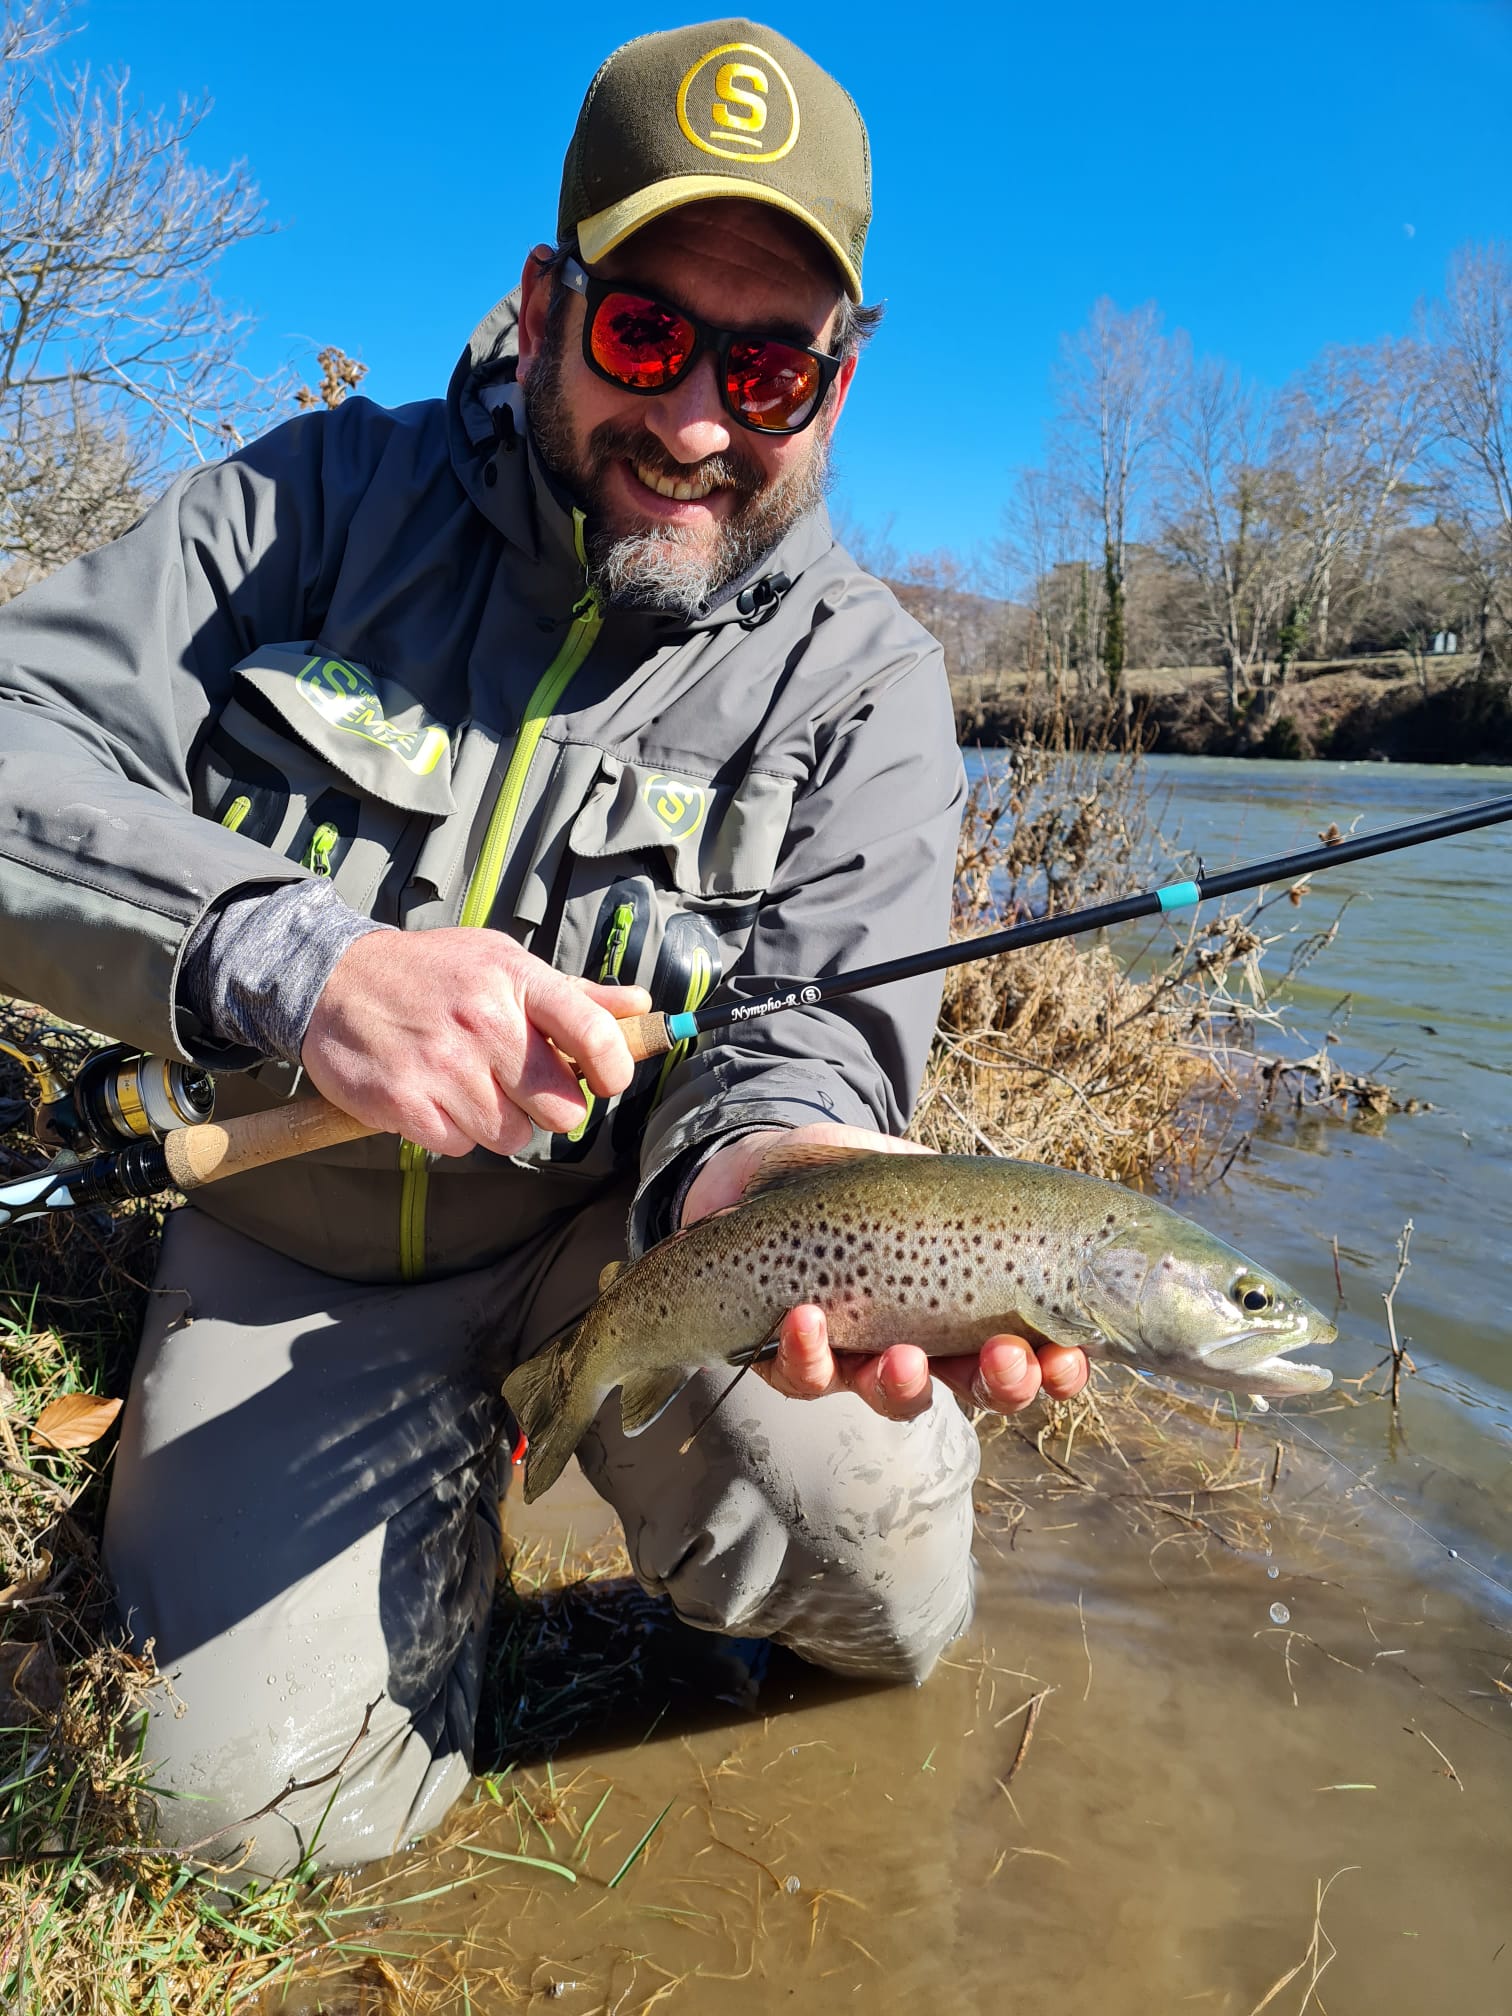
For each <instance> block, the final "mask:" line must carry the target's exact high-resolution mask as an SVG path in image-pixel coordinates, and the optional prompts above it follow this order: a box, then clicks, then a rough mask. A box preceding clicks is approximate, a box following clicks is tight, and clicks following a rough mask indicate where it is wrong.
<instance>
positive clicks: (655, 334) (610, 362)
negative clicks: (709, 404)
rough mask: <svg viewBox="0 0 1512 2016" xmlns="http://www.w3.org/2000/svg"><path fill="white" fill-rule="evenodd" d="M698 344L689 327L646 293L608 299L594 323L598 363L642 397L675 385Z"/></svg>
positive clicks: (679, 316) (596, 360)
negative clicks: (646, 295)
mask: <svg viewBox="0 0 1512 2016" xmlns="http://www.w3.org/2000/svg"><path fill="white" fill-rule="evenodd" d="M696 340H697V339H696V336H695V333H694V330H693V325H692V324H691V323H690V322H687V321H685V320H684V319H683V317H682V316H681V315H679V314H677V312H676V311H675V310H674V309H671V308H668V307H667V306H665V304H664V303H662V302H660V301H650V300H647V298H646V297H645V295H643V294H608V295H606V296H605V297H604V300H603V302H602V304H601V306H600V308H599V311H598V314H597V315H596V316H595V317H594V321H593V336H592V342H593V355H594V360H595V362H596V363H598V364H601V365H602V366H603V368H604V369H605V370H606V371H607V372H609V374H610V375H611V377H614V378H617V379H618V380H619V382H620V383H621V384H622V385H627V386H631V387H633V388H634V390H636V391H637V392H654V391H657V390H658V389H659V388H660V387H661V386H663V385H667V384H670V383H671V382H672V380H673V379H675V378H676V377H677V375H678V374H679V372H680V371H681V370H682V368H683V366H684V365H685V364H686V363H687V361H688V358H689V356H690V354H691V353H692V349H693V345H694V342H695V341H696Z"/></svg>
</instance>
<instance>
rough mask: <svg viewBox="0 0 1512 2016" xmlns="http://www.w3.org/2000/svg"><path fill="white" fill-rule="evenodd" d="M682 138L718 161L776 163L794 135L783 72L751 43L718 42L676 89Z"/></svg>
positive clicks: (791, 96)
mask: <svg viewBox="0 0 1512 2016" xmlns="http://www.w3.org/2000/svg"><path fill="white" fill-rule="evenodd" d="M677 123H678V125H679V126H680V127H681V128H682V132H683V138H684V139H685V140H690V141H691V142H692V143H693V145H694V146H695V147H698V148H700V149H701V150H702V151H703V152H704V153H705V154H715V155H718V157H719V158H720V159H721V160H722V161H780V160H781V159H782V157H783V155H784V154H787V153H790V152H791V150H792V147H793V143H794V142H795V141H796V140H797V138H798V98H797V94H796V93H795V92H794V90H793V87H792V85H791V84H790V83H789V81H788V75H787V72H786V71H785V70H784V69H783V67H782V65H781V64H780V63H779V62H778V61H777V60H776V58H775V57H773V56H769V55H768V54H767V52H766V51H765V50H764V49H758V48H757V46H756V44H755V43H754V42H723V43H721V44H720V46H719V47H718V48H717V49H711V50H710V51H709V53H708V54H707V55H706V56H700V57H699V59H698V61H697V62H696V63H695V64H694V65H693V67H692V69H691V70H690V71H689V72H688V74H687V75H686V76H685V77H684V78H683V80H682V82H681V84H679V85H678V87H677Z"/></svg>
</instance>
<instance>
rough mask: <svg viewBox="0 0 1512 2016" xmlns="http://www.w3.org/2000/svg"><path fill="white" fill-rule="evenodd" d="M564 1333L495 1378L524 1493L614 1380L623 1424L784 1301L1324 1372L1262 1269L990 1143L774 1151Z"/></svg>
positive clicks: (1186, 1367) (726, 1353) (1251, 1374)
mask: <svg viewBox="0 0 1512 2016" xmlns="http://www.w3.org/2000/svg"><path fill="white" fill-rule="evenodd" d="M599 1288H600V1293H599V1297H598V1300H597V1301H596V1302H595V1303H594V1304H593V1306H592V1307H591V1308H590V1309H589V1311H588V1313H587V1314H586V1315H585V1316H584V1317H583V1319H582V1321H581V1323H579V1324H578V1326H577V1328H576V1330H575V1331H574V1332H573V1334H572V1335H571V1336H564V1337H563V1338H561V1339H560V1340H559V1341H557V1342H556V1343H553V1344H552V1345H550V1346H548V1348H547V1349H546V1350H545V1351H543V1352H541V1353H540V1354H539V1355H538V1356H536V1357H535V1358H532V1359H530V1360H528V1361H527V1362H526V1363H525V1364H523V1365H520V1366H517V1367H516V1369H515V1370H514V1371H513V1372H512V1373H511V1374H510V1375H509V1377H508V1379H507V1380H506V1381H505V1383H504V1397H505V1398H506V1399H507V1400H508V1402H509V1404H510V1406H511V1408H512V1409H513V1410H514V1413H515V1416H516V1418H517V1419H518V1420H519V1422H520V1424H521V1426H522V1427H523V1428H524V1430H525V1433H526V1436H527V1437H528V1439H529V1448H528V1452H527V1454H526V1459H525V1497H526V1499H527V1501H529V1500H531V1499H534V1498H538V1497H539V1496H540V1494H541V1493H542V1492H543V1491H544V1490H546V1488H547V1487H548V1486H549V1485H550V1484H551V1483H552V1482H553V1481H554V1479H555V1478H556V1477H557V1475H558V1474H559V1473H560V1471H561V1469H562V1466H563V1465H564V1464H565V1463H566V1461H567V1458H568V1457H569V1456H570V1455H571V1454H572V1452H573V1450H574V1449H575V1448H576V1447H577V1445H578V1442H579V1441H580V1439H581V1438H582V1436H583V1434H584V1432H585V1431H586V1429H587V1428H588V1425H589V1423H590V1422H591V1421H592V1420H593V1417H594V1415H595V1414H597V1412H598V1410H599V1408H600V1407H601V1406H602V1405H603V1403H604V1401H605V1400H606V1399H607V1398H608V1396H609V1395H610V1393H612V1392H613V1390H614V1389H615V1387H616V1386H617V1387H618V1388H619V1393H620V1418H621V1420H622V1422H623V1425H624V1429H625V1433H626V1434H627V1435H637V1434H639V1433H640V1432H641V1430H642V1429H645V1428H648V1427H649V1426H650V1425H651V1423H652V1422H653V1421H654V1420H656V1418H657V1416H658V1415H659V1414H661V1413H662V1411H663V1410H664V1409H665V1408H666V1407H667V1406H668V1405H669V1404H670V1403H671V1402H672V1401H673V1400H674V1399H675V1398H676V1396H677V1395H678V1393H679V1392H681V1390H682V1388H683V1387H684V1386H685V1385H686V1384H687V1382H688V1381H689V1379H691V1378H692V1377H693V1376H694V1374H695V1373H696V1372H697V1371H699V1370H701V1369H702V1368H704V1367H720V1366H731V1367H733V1366H736V1365H741V1364H746V1363H749V1362H750V1361H751V1360H752V1359H753V1358H754V1357H755V1356H756V1355H757V1353H758V1352H759V1351H760V1349H761V1347H762V1346H763V1345H764V1344H766V1343H768V1342H769V1341H770V1340H771V1339H772V1338H773V1337H774V1336H775V1334H776V1332H777V1330H778V1328H779V1326H780V1324H781V1322H782V1318H783V1317H784V1315H785V1314H786V1313H787V1311H788V1310H789V1309H791V1308H792V1307H793V1306H794V1305H795V1304H796V1303H799V1302H813V1303H817V1304H818V1306H819V1307H820V1308H821V1309H822V1310H823V1311H824V1314H825V1319H826V1322H827V1324H828V1327H829V1341H830V1346H831V1348H832V1349H833V1350H835V1351H837V1352H838V1351H854V1352H867V1353H871V1352H877V1351H881V1350H884V1349H885V1348H886V1347H887V1346H888V1345H889V1344H896V1343H905V1342H906V1343H911V1344H917V1345H920V1346H921V1347H922V1348H923V1349H924V1350H925V1351H926V1352H929V1353H930V1354H931V1355H932V1356H936V1357H941V1356H951V1357H956V1356H959V1355H961V1354H963V1353H975V1352H976V1351H978V1350H980V1348H981V1346H982V1345H983V1344H985V1343H986V1342H987V1340H988V1338H989V1337H996V1336H998V1335H1000V1334H1002V1333H1004V1332H1007V1333H1011V1334H1012V1335H1015V1336H1020V1337H1025V1338H1028V1339H1029V1340H1030V1341H1031V1342H1033V1343H1044V1342H1047V1341H1048V1342H1050V1343H1055V1344H1068V1345H1080V1346H1081V1348H1082V1349H1083V1350H1084V1351H1085V1352H1086V1353H1087V1355H1088V1356H1089V1357H1090V1358H1103V1359H1109V1360H1112V1361H1114V1362H1121V1363H1123V1364H1126V1365H1130V1366H1134V1367H1137V1368H1139V1369H1142V1370H1145V1371H1149V1372H1158V1373H1163V1374H1168V1375H1171V1376H1173V1377H1176V1378H1179V1379H1192V1380H1196V1381H1198V1382H1199V1383H1200V1384H1202V1385H1205V1386H1220V1387H1224V1388H1226V1389H1228V1390H1230V1391H1233V1392H1238V1393H1247V1394H1251V1395H1256V1396H1263V1395H1283V1394H1289V1393H1317V1392H1320V1391H1321V1390H1322V1389H1323V1388H1324V1387H1326V1386H1328V1385H1330V1384H1331V1383H1332V1377H1333V1375H1332V1374H1331V1373H1329V1372H1326V1371H1324V1370H1323V1369H1322V1368H1321V1367H1320V1366H1317V1365H1308V1364H1299V1363H1296V1362H1293V1361H1292V1360H1291V1359H1290V1358H1289V1357H1288V1356H1287V1354H1288V1353H1289V1352H1292V1351H1296V1350H1299V1349H1301V1348H1303V1347H1304V1346H1306V1345H1309V1344H1327V1343H1330V1342H1331V1341H1332V1340H1333V1338H1334V1336H1335V1335H1336V1331H1335V1328H1334V1325H1333V1324H1332V1323H1330V1322H1329V1321H1328V1319H1327V1318H1326V1317H1325V1316H1322V1315H1320V1314H1319V1312H1318V1311H1317V1310H1316V1309H1314V1308H1313V1307H1312V1306H1311V1304H1310V1303H1308V1302H1306V1301H1305V1300H1304V1299H1303V1298H1302V1296H1300V1295H1298V1294H1297V1293H1296V1291H1295V1290H1294V1289H1292V1288H1289V1287H1288V1286H1287V1285H1286V1283H1285V1282H1284V1281H1280V1280H1278V1279H1277V1278H1276V1276H1275V1275H1273V1274H1267V1273H1266V1272H1265V1271H1264V1270H1263V1269H1262V1268H1259V1267H1256V1266H1255V1264H1254V1262H1253V1261H1251V1260H1247V1259H1246V1258H1245V1256H1244V1255H1243V1254H1242V1253H1239V1252H1236V1251H1235V1249H1234V1248H1233V1247H1232V1246H1227V1245H1225V1244H1224V1243H1223V1241H1222V1240H1221V1239H1216V1238H1215V1237H1214V1236H1213V1234H1212V1233H1211V1232H1206V1231H1204V1230H1203V1229H1202V1227H1201V1226H1200V1225H1196V1224H1193V1222H1192V1221H1191V1220H1190V1219H1189V1218H1183V1217H1181V1216H1180V1214H1179V1213H1177V1212H1175V1211H1172V1210H1171V1209H1170V1208H1169V1207H1168V1206H1166V1205H1164V1204H1161V1203H1159V1202H1157V1201H1156V1200H1155V1199H1154V1198H1152V1197H1145V1196H1141V1195H1140V1194H1139V1193H1138V1192H1137V1191H1134V1190H1128V1189H1125V1188H1124V1186H1123V1185H1122V1184H1120V1183H1109V1182H1105V1181H1103V1180H1102V1179H1101V1178H1100V1177H1095V1176H1079V1175H1076V1174H1074V1173H1072V1172H1071V1171H1070V1170H1066V1169H1052V1168H1047V1167H1045V1166H1043V1165H1041V1164H1039V1163H1033V1162H1013V1161H1009V1160H1007V1159H1006V1158H1002V1157H998V1156H986V1155H888V1154H878V1153H876V1152H875V1151H873V1150H868V1149H856V1148H839V1147H831V1146H823V1147H820V1146H813V1145H806V1144H795V1145H794V1146H793V1147H790V1148H784V1147H782V1146H781V1145H779V1146H778V1147H776V1148H774V1149H773V1150H772V1152H771V1153H770V1154H769V1155H768V1156H767V1157H766V1159H765V1161H764V1162H763V1163H762V1164H761V1166H760V1168H759V1169H758V1170H757V1173H756V1176H755V1178H754V1179H753V1180H752V1182H751V1183H750V1184H748V1185H747V1188H746V1191H745V1193H744V1195H743V1196H742V1198H741V1201H740V1202H739V1203H738V1204H737V1205H735V1206H734V1207H733V1208H732V1209H730V1210H728V1211H722V1212H719V1213H718V1214H716V1215H715V1216H713V1217H710V1218H704V1219H702V1220H700V1221H699V1223H698V1224H696V1225H693V1226H691V1227H690V1228H689V1229H688V1230H687V1231H686V1232H680V1233H678V1234H676V1235H675V1236H674V1237H673V1238H671V1239H667V1240H664V1241H663V1242H662V1244H661V1245H659V1246H654V1247H652V1248H651V1250H650V1251H649V1252H647V1253H646V1254H644V1255H643V1256H642V1258H641V1259H639V1260H637V1261H635V1262H633V1263H632V1264H630V1265H628V1266H621V1265H618V1264H615V1265H612V1266H610V1267H607V1268H605V1270H604V1273H603V1275H602V1276H601V1277H600V1281H599Z"/></svg>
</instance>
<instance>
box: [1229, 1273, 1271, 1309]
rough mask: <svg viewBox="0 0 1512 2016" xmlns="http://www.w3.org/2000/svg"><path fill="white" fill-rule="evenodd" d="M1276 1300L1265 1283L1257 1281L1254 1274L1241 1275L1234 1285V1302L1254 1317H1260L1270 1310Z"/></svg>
mask: <svg viewBox="0 0 1512 2016" xmlns="http://www.w3.org/2000/svg"><path fill="white" fill-rule="evenodd" d="M1275 1299H1276V1298H1275V1296H1274V1295H1272V1293H1271V1291H1270V1290H1269V1288H1267V1287H1266V1285H1265V1283H1264V1282H1263V1281H1257V1280H1256V1279H1255V1277H1254V1275H1253V1274H1241V1275H1240V1277H1239V1279H1238V1280H1237V1281H1236V1282H1235V1283H1234V1300H1235V1301H1236V1302H1237V1303H1238V1304H1239V1307H1240V1308H1241V1309H1247V1310H1248V1311H1249V1312H1250V1314H1251V1315H1252V1316H1258V1315H1260V1314H1261V1313H1262V1312H1263V1311H1264V1310H1266V1309H1269V1308H1270V1307H1271V1306H1272V1304H1273V1303H1274V1302H1275Z"/></svg>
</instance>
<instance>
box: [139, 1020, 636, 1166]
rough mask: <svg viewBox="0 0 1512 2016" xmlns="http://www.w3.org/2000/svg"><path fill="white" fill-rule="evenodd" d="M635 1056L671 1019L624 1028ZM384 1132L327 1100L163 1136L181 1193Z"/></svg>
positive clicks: (306, 1101)
mask: <svg viewBox="0 0 1512 2016" xmlns="http://www.w3.org/2000/svg"><path fill="white" fill-rule="evenodd" d="M619 1026H620V1028H621V1029H622V1030H623V1031H624V1036H625V1041H626V1043H627V1044H628V1045H629V1049H630V1055H631V1056H632V1057H633V1058H634V1059H635V1061H636V1063H637V1064H639V1063H641V1062H643V1061H644V1059H646V1058H647V1057H660V1056H662V1055H663V1054H664V1053H665V1052H666V1051H668V1050H670V1049H671V1048H672V1036H671V1032H670V1031H669V1030H668V1028H667V1018H666V1016H665V1015H630V1016H627V1017H626V1018H625V1020H624V1021H623V1022H621V1023H620V1025H619ZM381 1131H382V1130H381V1129H380V1128H377V1127H370V1126H368V1124H367V1122H366V1121H365V1120H355V1119H353V1117H352V1115H351V1114H350V1113H343V1112H342V1111H341V1109H340V1107H339V1106H332V1105H331V1104H330V1102H329V1101H328V1100H325V1099H296V1100H294V1101H292V1102H291V1103H290V1104H289V1105H287V1106H275V1107H273V1108H271V1109H270V1110H269V1111H268V1112H266V1113H245V1114H242V1115H240V1116H239V1117H238V1118H236V1119H234V1120H227V1121H225V1122H223V1123H217V1122H215V1121H207V1122H205V1123H204V1124H203V1125H201V1126H198V1127H180V1128H178V1129H177V1130H176V1131H175V1132H174V1133H172V1134H165V1135H164V1136H163V1157H164V1160H165V1161H166V1162H167V1164H168V1170H169V1174H170V1175H171V1176H172V1178H173V1180H174V1182H175V1183H176V1184H177V1185H178V1187H179V1189H180V1190H195V1189H198V1187H199V1185H200V1184H201V1183H215V1182H218V1181H219V1180H220V1178H221V1177H222V1176H237V1175H240V1174H241V1172H242V1171H243V1170H244V1169H263V1168H266V1167H267V1165H268V1163H270V1162H284V1161H287V1160H288V1158H289V1157H290V1156H291V1155H308V1154H310V1153H311V1152H312V1151H313V1150H315V1149H316V1148H335V1147H337V1146H338V1145H339V1144H340V1143H341V1142H343V1141H360V1140H361V1139H362V1138H363V1137H364V1136H365V1135H368V1134H377V1133H380V1132H381Z"/></svg>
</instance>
